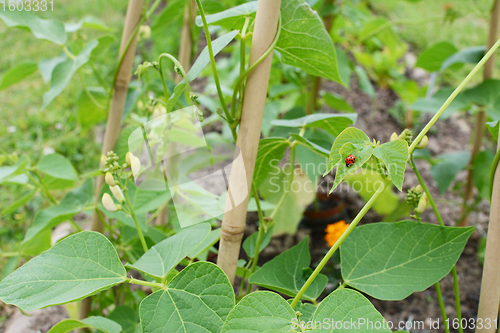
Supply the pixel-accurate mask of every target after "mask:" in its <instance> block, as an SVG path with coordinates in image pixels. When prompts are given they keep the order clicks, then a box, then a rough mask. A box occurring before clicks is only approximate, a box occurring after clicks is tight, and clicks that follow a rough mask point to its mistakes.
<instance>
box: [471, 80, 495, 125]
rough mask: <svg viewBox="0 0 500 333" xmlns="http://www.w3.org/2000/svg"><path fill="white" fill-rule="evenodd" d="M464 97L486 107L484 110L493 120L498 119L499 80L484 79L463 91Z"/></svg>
mask: <svg viewBox="0 0 500 333" xmlns="http://www.w3.org/2000/svg"><path fill="white" fill-rule="evenodd" d="M463 94H464V98H465V99H466V100H467V101H468V102H470V103H474V104H476V105H481V106H484V107H486V112H487V113H488V115H489V116H490V117H492V118H494V120H500V80H494V79H490V80H486V81H483V82H481V83H480V84H478V85H477V86H475V87H473V88H471V89H467V90H466V91H464V93H463Z"/></svg>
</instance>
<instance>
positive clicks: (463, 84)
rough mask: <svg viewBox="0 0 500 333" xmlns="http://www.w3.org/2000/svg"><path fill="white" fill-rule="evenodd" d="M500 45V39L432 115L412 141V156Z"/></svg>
mask: <svg viewBox="0 0 500 333" xmlns="http://www.w3.org/2000/svg"><path fill="white" fill-rule="evenodd" d="M498 47H500V39H499V40H497V42H496V43H495V44H494V45H493V46H492V47H491V49H490V50H489V51H488V52H487V53H486V54H485V55H484V57H483V58H482V59H481V60H480V61H479V62H478V63H477V65H476V66H474V68H473V69H472V70H471V71H470V73H469V75H467V77H466V78H465V79H464V80H463V81H462V82H461V83H460V84H459V85H458V87H457V88H456V89H455V90H454V91H453V93H451V95H450V97H448V99H447V100H446V101H445V102H444V104H443V105H442V106H441V108H439V110H438V112H437V113H436V114H435V115H434V117H432V119H431V120H429V122H428V123H427V125H425V127H424V128H423V129H422V130H421V131H420V133H419V134H418V136H417V137H416V138H415V140H414V141H413V142H412V144H411V146H410V149H409V153H410V156H411V154H412V153H413V151H414V150H415V148H416V147H417V145H418V144H419V143H420V140H422V138H423V137H424V136H425V135H426V134H427V132H428V131H429V130H430V129H431V127H432V126H433V125H434V124H435V123H436V121H437V120H438V119H439V117H441V115H442V114H443V112H444V111H445V110H446V108H447V107H448V106H449V105H450V103H451V102H452V101H453V100H454V99H455V97H457V95H458V94H459V93H460V92H461V91H462V89H463V88H464V87H465V86H466V85H467V84H468V83H469V81H470V80H471V79H472V77H473V76H474V75H475V74H476V73H477V72H478V71H479V69H481V67H483V66H484V64H485V63H486V61H488V59H489V58H490V57H491V56H492V55H493V54H494V53H495V52H496V50H497V49H498Z"/></svg>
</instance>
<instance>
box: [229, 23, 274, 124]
mask: <svg viewBox="0 0 500 333" xmlns="http://www.w3.org/2000/svg"><path fill="white" fill-rule="evenodd" d="M280 33H281V15H280V16H279V20H278V28H277V30H276V35H275V36H274V39H273V42H272V43H271V45H269V47H268V48H267V50H266V52H264V53H263V54H262V55H261V56H260V57H259V58H258V59H257V60H256V61H255V62H254V63H253V64H252V65H251V66H250V67H248V68H247V70H246V71H245V72H244V73H243V74H241V75H240V76H239V77H238V78H237V79H236V83H235V86H234V92H233V98H232V100H231V115H232V116H234V117H235V119H238V120H239V119H240V118H241V114H240V113H239V112H241V108H240V109H239V110H238V114H236V97H237V94H238V91H239V90H240V88H241V85H242V84H243V82H244V80H245V78H246V77H247V76H248V74H250V72H251V71H252V70H253V69H254V68H255V67H257V65H259V64H260V63H261V62H262V61H263V60H264V59H266V58H267V56H268V55H269V54H270V53H271V52H272V51H273V50H274V47H275V46H276V44H277V43H278V39H279V38H280Z"/></svg>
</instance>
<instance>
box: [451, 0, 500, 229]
mask: <svg viewBox="0 0 500 333" xmlns="http://www.w3.org/2000/svg"><path fill="white" fill-rule="evenodd" d="M499 23H500V0H495V2H494V4H493V8H492V10H491V18H490V30H489V34H488V50H489V49H490V48H491V47H492V46H493V44H495V42H496V41H497V35H498V28H499ZM486 51H487V50H486ZM494 68H495V54H493V55H492V56H491V58H490V59H488V61H487V62H486V64H484V72H483V80H488V79H491V78H492V77H493V70H494ZM485 126H486V111H484V110H481V111H479V112H478V113H477V116H476V125H475V126H474V144H473V146H472V150H471V160H470V163H469V173H468V174H467V183H466V185H465V193H464V202H463V208H462V213H464V212H465V211H466V210H467V207H466V205H467V203H468V202H469V201H470V199H472V194H473V190H474V170H473V163H474V158H475V157H476V156H477V154H478V153H479V150H480V149H481V144H482V143H483V136H484V129H485ZM468 222H469V214H466V215H465V216H464V218H463V219H462V221H459V224H458V225H460V226H466V225H467V224H468Z"/></svg>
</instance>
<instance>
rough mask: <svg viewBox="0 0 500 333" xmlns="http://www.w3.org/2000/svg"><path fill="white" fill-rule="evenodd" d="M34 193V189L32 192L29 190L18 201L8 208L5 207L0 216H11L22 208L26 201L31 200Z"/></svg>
mask: <svg viewBox="0 0 500 333" xmlns="http://www.w3.org/2000/svg"><path fill="white" fill-rule="evenodd" d="M36 191H37V190H36V189H34V190H31V191H29V192H27V193H26V194H24V195H23V196H21V197H20V198H19V199H17V200H16V201H14V202H13V203H12V204H11V205H10V206H8V207H5V208H4V209H3V210H2V211H1V212H0V215H8V214H11V213H13V212H15V211H16V210H17V209H18V208H19V207H21V206H24V205H25V204H26V203H27V202H28V201H30V200H31V198H33V196H34V195H35V193H36Z"/></svg>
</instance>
